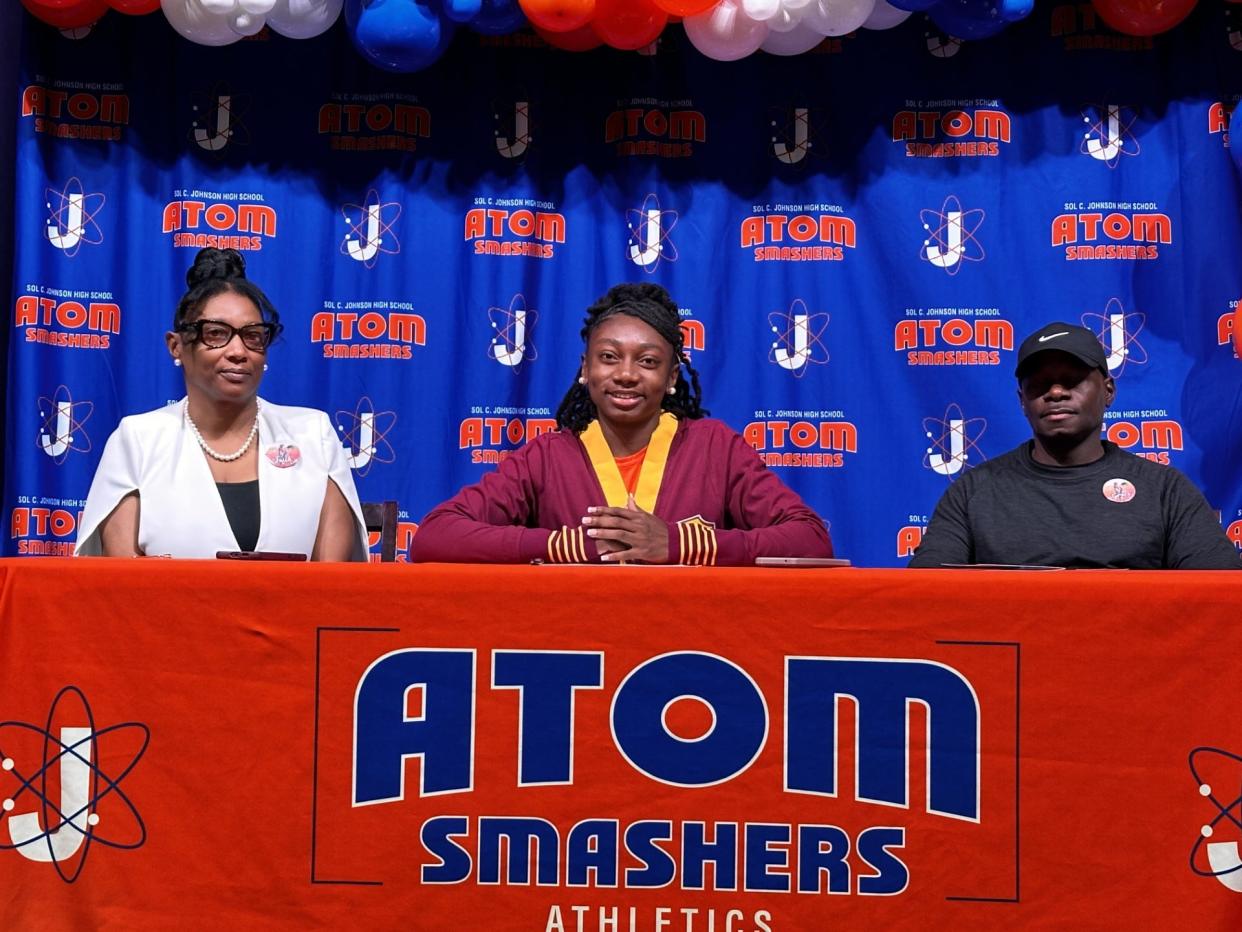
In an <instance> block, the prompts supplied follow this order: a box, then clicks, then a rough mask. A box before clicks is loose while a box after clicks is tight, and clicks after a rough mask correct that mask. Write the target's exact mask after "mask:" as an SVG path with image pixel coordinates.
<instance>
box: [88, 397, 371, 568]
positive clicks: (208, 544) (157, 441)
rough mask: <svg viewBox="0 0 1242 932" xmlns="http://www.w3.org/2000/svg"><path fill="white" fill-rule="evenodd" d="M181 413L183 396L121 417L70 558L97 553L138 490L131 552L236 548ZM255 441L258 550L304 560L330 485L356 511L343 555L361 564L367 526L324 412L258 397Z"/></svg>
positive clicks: (201, 552)
mask: <svg viewBox="0 0 1242 932" xmlns="http://www.w3.org/2000/svg"><path fill="white" fill-rule="evenodd" d="M185 411H186V409H185V403H184V399H183V400H182V401H180V402H174V403H173V404H170V405H167V406H166V407H163V408H159V409H157V410H155V411H148V412H147V413H145V414H135V415H131V416H130V417H126V418H122V420H121V423H120V425H118V427H117V429H116V430H115V431H113V432H112V436H111V437H109V438H108V443H107V445H106V446H105V447H104V451H103V456H102V457H101V458H100V460H99V467H98V469H97V470H96V471H95V478H94V480H93V481H92V482H91V490H90V492H89V493H88V494H87V496H86V507H85V509H84V510H83V512H82V520H81V523H80V524H79V525H78V542H77V546H76V548H75V550H74V553H75V554H77V555H79V556H99V555H100V554H102V552H103V547H102V542H101V540H100V535H99V525H100V523H101V522H102V521H103V520H104V518H106V517H108V515H110V514H112V512H113V510H114V509H115V508H116V506H117V505H118V504H119V503H120V501H121V499H122V498H124V497H125V496H126V495H128V494H129V493H130V492H135V491H136V492H137V493H138V495H139V498H140V499H141V502H140V506H141V507H140V508H139V522H138V546H139V547H140V548H141V549H142V552H143V553H145V554H146V555H147V556H165V555H167V556H172V557H191V558H193V557H199V558H207V559H210V558H213V557H215V555H216V551H218V550H239V549H240V547H239V545H238V543H237V538H236V537H234V536H233V530H232V528H231V527H230V526H229V519H228V516H227V515H226V514H225V512H224V503H223V502H222V501H221V500H220V494H219V492H218V490H217V489H216V486H215V480H214V479H213V478H212V476H211V470H210V468H209V467H208V465H207V460H206V459H205V458H204V456H203V451H202V449H201V448H200V447H199V445H198V441H197V440H196V439H195V437H194V435H193V434H192V433H191V431H190V428H189V424H188V423H187V421H186V416H185ZM255 443H257V444H258V445H259V510H260V524H259V540H258V543H257V544H256V546H255V549H256V550H280V551H287V552H293V553H305V554H306V555H307V556H308V557H309V556H310V553H311V549H312V548H313V547H314V545H315V537H316V535H317V534H318V532H319V512H320V510H321V509H322V507H323V497H324V492H325V491H326V489H327V482H328V481H329V480H331V481H333V482H335V483H336V485H337V487H338V488H339V489H340V490H341V493H342V494H343V495H344V496H345V500H346V501H347V502H348V503H349V508H350V510H351V511H352V512H353V514H354V523H355V526H356V529H357V535H356V536H357V542H356V544H355V546H354V552H353V554H352V555H351V557H350V559H352V560H357V561H365V560H367V559H368V558H367V534H366V525H365V523H364V522H363V519H362V508H361V506H360V505H359V503H358V492H357V490H356V489H355V488H354V477H353V474H352V473H351V472H350V469H349V463H348V461H347V460H346V458H345V450H344V448H343V447H342V446H341V441H340V440H339V439H338V438H337V436H336V432H335V431H334V430H333V429H332V424H331V422H330V421H329V420H328V416H327V415H326V414H324V413H323V412H322V411H317V410H315V409H314V408H293V407H287V406H285V405H276V404H272V403H271V402H269V401H263V400H262V399H260V402H259V435H258V437H257V438H256V439H255ZM282 448H283V449H282ZM278 464H283V465H278Z"/></svg>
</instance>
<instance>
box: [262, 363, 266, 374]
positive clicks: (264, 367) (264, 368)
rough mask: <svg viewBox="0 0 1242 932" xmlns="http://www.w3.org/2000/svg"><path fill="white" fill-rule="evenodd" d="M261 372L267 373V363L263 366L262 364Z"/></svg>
mask: <svg viewBox="0 0 1242 932" xmlns="http://www.w3.org/2000/svg"><path fill="white" fill-rule="evenodd" d="M263 371H264V372H266V371H267V363H264V364H263Z"/></svg>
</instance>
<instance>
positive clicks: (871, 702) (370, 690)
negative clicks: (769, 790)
mask: <svg viewBox="0 0 1242 932" xmlns="http://www.w3.org/2000/svg"><path fill="white" fill-rule="evenodd" d="M604 659H605V655H604V653H603V652H602V651H559V650H549V651H522V650H495V651H492V652H491V655H490V658H487V659H483V658H480V657H479V656H478V652H477V651H475V650H472V649H442V648H408V649H400V650H394V651H391V652H389V653H386V654H384V655H382V656H380V657H378V658H377V659H375V660H374V661H372V662H371V664H370V666H369V667H368V668H367V669H366V670H365V672H364V673H363V674H362V675H361V677H360V679H359V680H358V682H357V686H356V690H355V695H354V715H353V725H354V728H353V776H352V790H351V803H352V806H353V807H355V808H356V807H365V806H382V805H388V804H394V803H399V802H401V801H403V800H406V799H407V798H411V797H416V798H419V799H425V798H428V797H438V796H450V797H451V796H453V795H454V794H469V793H472V792H474V791H476V790H488V789H493V788H495V787H496V786H497V785H500V786H512V785H513V783H516V787H517V788H518V792H519V795H520V791H521V789H522V788H535V787H548V786H557V785H560V786H567V787H568V786H573V785H574V784H575V763H576V762H577V756H576V751H575V747H576V745H575V736H576V737H577V739H578V746H581V742H582V740H583V731H584V729H595V730H596V731H597V732H598V731H599V730H600V728H601V724H602V723H599V722H596V721H583V720H582V719H583V718H585V716H584V715H577V714H576V711H575V707H576V703H577V702H578V701H579V699H580V697H581V692H580V691H586V690H600V689H603V688H604ZM489 661H490V662H489ZM482 664H487V665H488V666H490V668H491V669H490V683H488V684H487V685H488V687H489V688H490V690H493V691H494V690H515V691H516V693H517V697H518V698H517V704H518V721H517V722H516V728H517V732H516V733H517V748H518V755H517V762H516V772H515V773H514V772H510V773H503V772H497V771H496V770H495V768H494V767H489V768H488V770H487V771H486V772H476V767H475V763H476V754H477V752H478V751H479V748H478V747H477V745H481V744H483V743H484V742H485V741H486V740H487V736H486V733H485V732H482V733H481V732H479V731H477V730H476V726H477V724H478V722H477V718H478V716H477V712H478V703H479V699H480V698H481V697H480V695H479V689H480V688H479V685H478V683H477V681H476V676H477V674H478V672H479V671H478V668H479V667H480V666H481V665H482ZM483 675H487V674H486V673H484V674H483ZM783 689H784V695H783V696H770V695H765V694H764V692H763V690H762V689H761V688H760V687H759V685H758V683H757V682H756V681H755V680H754V679H753V678H752V676H751V675H750V673H748V672H747V671H746V670H745V669H744V668H742V667H741V666H739V665H737V664H736V663H734V662H733V661H731V660H729V659H728V658H725V657H722V656H719V655H716V654H711V653H705V652H698V651H679V652H672V653H666V654H661V655H658V656H655V657H651V658H649V659H647V660H645V661H642V662H640V663H638V664H637V665H636V666H634V667H633V669H631V670H630V671H629V672H628V673H627V674H626V675H625V676H624V678H623V679H622V680H621V681H620V683H619V684H618V685H617V686H616V688H615V691H614V692H613V694H612V696H611V702H610V706H609V714H608V721H607V723H606V725H603V726H602V727H604V728H606V729H607V734H608V735H609V737H610V739H611V741H612V743H613V744H614V745H615V748H616V750H617V751H618V752H619V754H620V756H621V758H622V759H623V760H624V761H625V762H626V763H627V764H628V765H629V767H630V768H632V770H633V771H634V772H636V773H637V774H638V775H639V779H640V781H641V780H645V781H651V782H652V783H655V784H662V785H664V786H667V787H674V788H684V789H695V790H702V789H706V788H710V787H719V786H724V785H725V784H728V783H730V782H731V781H733V780H735V779H737V778H739V777H740V776H741V775H742V774H744V773H746V771H748V770H749V769H750V768H751V766H752V765H753V764H755V763H756V761H757V760H758V759H759V757H760V755H761V753H762V752H763V751H764V750H765V748H767V747H768V746H769V744H770V742H771V741H773V740H776V741H780V742H782V744H783V756H782V758H781V767H780V769H779V773H780V776H779V777H778V778H777V779H780V780H781V781H782V782H781V785H779V786H776V787H773V791H774V792H779V793H780V794H800V795H805V796H811V797H821V798H824V799H835V800H836V803H835V805H838V806H852V805H853V804H855V803H864V804H874V805H880V806H885V807H896V809H898V810H900V809H909V808H911V801H910V799H909V798H908V797H909V790H910V785H911V784H910V773H909V770H910V756H909V742H910V739H911V734H910V724H909V719H908V713H907V707H908V705H910V704H918V705H921V706H923V707H924V708H925V709H926V710H927V722H928V728H927V749H926V767H927V774H926V799H925V800H924V801H923V803H922V808H923V809H924V811H925V812H926V813H928V814H931V815H934V816H941V817H943V818H946V819H952V820H959V821H963V822H971V823H978V822H980V821H981V809H980V797H981V793H980V759H981V758H980V730H979V729H980V708H979V700H978V697H977V694H976V691H975V688H974V687H973V685H972V684H971V683H970V681H969V680H967V679H966V678H965V677H964V676H963V675H962V674H961V673H960V672H958V671H957V670H955V669H953V668H952V667H949V666H946V665H944V664H941V663H938V662H935V661H930V660H917V659H889V658H852V657H813V656H787V657H786V658H785V660H784V683H783ZM483 698H485V699H488V700H489V701H490V696H487V697H483ZM839 699H848V700H850V701H852V702H853V703H854V705H855V707H856V709H857V724H856V733H855V741H854V745H855V750H854V756H855V761H854V769H855V779H854V785H853V788H852V799H851V794H850V792H849V787H848V786H846V785H842V784H839V782H838V765H839V758H838V753H839V751H838V740H839V739H838V721H837V716H838V713H837V703H838V700H839ZM779 704H783V709H784V715H783V718H784V728H783V734H781V735H780V736H779V737H778V736H774V735H773V734H772V733H771V725H772V722H771V711H770V706H771V705H779ZM413 706H419V708H418V709H417V710H416V711H413V712H412V711H411V709H412V708H413ZM686 707H688V708H689V711H690V712H691V713H694V712H698V713H705V717H704V715H700V719H699V720H700V721H705V722H707V723H708V724H707V727H706V728H699V729H698V732H699V733H698V734H695V735H687V734H684V733H678V732H679V731H684V728H683V727H681V726H679V725H676V724H673V723H674V722H682V723H684V721H686V720H687V719H686V718H685V717H680V718H679V716H680V715H681V712H682V711H684V710H685V708H686ZM692 719H693V715H692V716H691V720H692ZM411 759H417V760H418V762H419V766H418V776H417V780H418V784H417V789H415V788H414V787H411V786H407V784H406V777H407V770H409V769H410V768H409V767H408V766H407V765H408V763H409V762H410V760H411ZM762 772H763V771H759V773H762ZM771 772H772V774H773V776H774V777H775V776H776V772H777V771H776V769H775V768H772V771H771ZM616 777H617V779H618V780H628V779H633V778H634V774H633V773H629V772H628V771H625V770H624V768H623V769H622V771H621V772H618V773H617V775H616ZM476 780H477V781H480V782H479V783H476ZM653 798H658V797H653ZM446 805H447V806H448V808H449V811H452V810H453V809H454V808H458V807H460V808H467V807H468V804H465V803H462V802H460V801H459V802H457V803H456V804H455V805H454V804H453V803H448V802H446ZM638 808H639V809H642V808H644V807H643V806H640V807H638ZM645 808H647V809H649V810H650V817H649V818H641V817H640V818H633V817H631V818H629V819H628V820H626V821H623V820H621V819H618V818H617V817H616V815H615V814H614V813H611V812H607V811H601V812H598V813H595V814H593V815H591V816H590V817H586V818H581V817H579V818H577V819H576V821H575V823H574V824H573V825H568V826H567V825H557V824H555V823H554V822H553V821H551V820H550V819H549V818H547V817H545V816H544V815H515V814H505V815H499V814H497V815H490V814H476V815H457V814H453V815H448V814H440V813H436V814H433V815H431V816H430V817H427V818H424V819H423V821H422V823H421V825H420V827H419V829H418V832H417V837H418V840H419V844H420V845H421V847H422V850H423V855H424V860H423V864H422V867H421V873H420V878H421V881H422V883H424V884H459V883H464V882H475V883H478V884H484V885H487V884H500V883H507V884H519V885H530V884H535V885H542V886H557V885H563V886H565V887H569V888H573V887H579V888H613V887H620V888H623V889H626V890H643V889H647V890H650V889H660V888H666V887H667V888H676V889H681V890H710V891H713V892H721V891H739V892H742V893H751V892H760V891H762V892H770V893H787V894H790V893H800V894H823V893H833V894H859V895H895V894H899V893H901V892H902V891H903V890H905V889H906V887H907V886H908V884H909V881H910V875H909V870H908V868H907V866H906V864H905V862H904V861H903V859H902V856H901V853H900V852H901V850H902V848H903V847H905V845H906V828H905V827H902V826H900V825H891V824H880V825H872V826H867V827H863V828H856V829H854V830H853V831H852V832H847V831H846V830H844V829H842V828H840V827H838V826H836V825H833V824H827V823H819V822H811V821H809V820H808V821H807V822H805V823H796V824H795V823H788V822H768V821H747V822H742V823H738V822H733V821H718V822H705V821H698V820H695V821H674V820H671V819H668V818H665V817H663V815H662V814H661V813H660V812H659V811H658V809H657V804H655V803H652V804H650V805H648V806H646V807H645ZM459 811H460V810H459ZM889 813H890V814H889V815H888V817H887V818H886V819H885V822H890V821H891V820H892V819H893V818H894V817H896V816H897V813H896V812H894V811H893V810H892V809H891V808H890V809H889ZM629 814H630V815H631V816H632V815H633V809H632V808H631V809H630V812H629ZM847 856H848V857H847ZM709 864H710V865H711V869H710V870H705V866H706V865H709ZM558 908H559V907H558ZM564 908H565V909H566V910H568V909H571V908H572V907H570V906H566V907H564ZM755 921H756V922H758V920H757V919H756V920H755Z"/></svg>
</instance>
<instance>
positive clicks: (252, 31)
mask: <svg viewBox="0 0 1242 932" xmlns="http://www.w3.org/2000/svg"><path fill="white" fill-rule="evenodd" d="M229 26H230V27H231V28H232V30H233V31H234V32H235V33H237V34H238V35H239V36H257V35H258V34H259V33H260V32H262V31H263V17H262V16H255V15H253V14H251V13H247V12H246V11H245V10H239V11H237V12H236V13H232V14H230V15H229Z"/></svg>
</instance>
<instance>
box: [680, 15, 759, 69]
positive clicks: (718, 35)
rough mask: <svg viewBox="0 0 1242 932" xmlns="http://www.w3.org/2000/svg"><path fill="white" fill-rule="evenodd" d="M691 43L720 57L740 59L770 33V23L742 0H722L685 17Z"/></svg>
mask: <svg viewBox="0 0 1242 932" xmlns="http://www.w3.org/2000/svg"><path fill="white" fill-rule="evenodd" d="M682 26H683V27H684V28H685V30H686V38H688V39H689V40H690V44H691V45H693V46H694V47H695V48H696V49H698V50H699V51H700V52H702V53H703V54H704V55H706V56H707V57H708V58H714V59H715V60H716V61H737V60H738V59H739V58H745V57H746V56H747V55H750V54H751V53H752V52H755V51H758V49H759V46H760V45H762V44H763V40H764V39H766V38H767V35H768V24H767V23H761V22H759V21H758V20H754V19H751V18H750V17H749V16H747V15H746V14H745V13H744V12H743V11H742V9H741V8H740V7H739V6H738V0H720V2H719V3H718V4H716V6H714V7H712V8H711V9H709V10H706V11H704V12H702V13H699V14H698V15H697V16H687V17H686V18H685V19H684V20H683V21H682Z"/></svg>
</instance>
